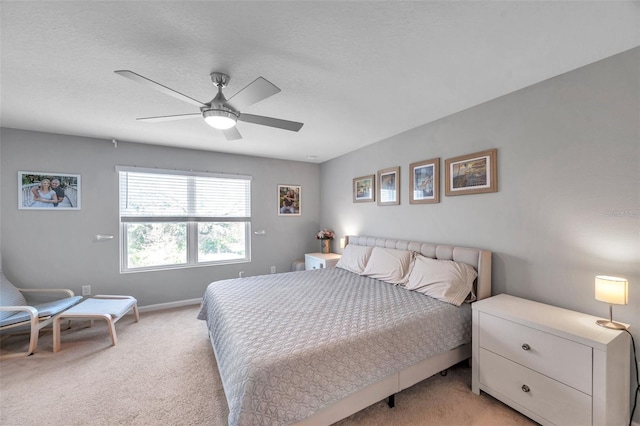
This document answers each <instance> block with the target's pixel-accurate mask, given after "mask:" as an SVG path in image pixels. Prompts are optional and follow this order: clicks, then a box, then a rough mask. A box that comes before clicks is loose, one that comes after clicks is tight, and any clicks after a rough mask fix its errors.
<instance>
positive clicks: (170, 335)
mask: <svg viewBox="0 0 640 426" xmlns="http://www.w3.org/2000/svg"><path fill="white" fill-rule="evenodd" d="M198 309H199V307H197V306H189V307H184V308H176V309H171V310H166V311H154V312H148V313H142V314H141V315H140V322H139V323H135V322H134V321H133V317H132V316H131V315H127V316H125V317H124V318H122V319H121V320H120V321H119V322H118V323H117V324H116V331H117V335H118V344H117V345H116V346H111V340H110V339H109V333H108V330H107V328H106V325H105V323H104V321H96V322H95V325H94V326H93V327H91V328H88V327H87V325H88V322H80V321H78V322H74V323H73V327H72V328H71V329H70V330H67V331H63V332H62V347H61V351H60V352H58V353H53V352H52V348H53V342H52V335H51V333H43V334H41V338H40V342H39V344H38V349H37V351H36V353H35V354H34V355H32V356H30V357H26V358H14V359H7V360H4V361H1V362H0V424H2V425H4V426H14V425H15V426H18V425H20V426H27V425H42V424H47V425H50V426H54V425H65V426H67V425H69V426H70V425H92V426H93V425H212V426H219V425H220V426H222V425H226V424H227V415H228V408H227V403H226V400H225V396H224V391H223V389H222V383H221V381H220V376H219V375H218V369H217V366H216V360H215V357H214V355H213V350H212V349H211V345H210V343H209V339H208V336H207V330H206V326H205V323H204V321H200V320H198V319H196V314H197V312H198ZM26 347H27V338H26V336H18V337H11V338H10V339H8V340H6V341H4V342H3V343H2V351H10V352H17V351H20V350H26ZM337 425H340V426H351V425H477V426H488V425H491V426H498V425H535V423H534V422H532V421H531V420H529V419H527V418H526V417H524V416H522V415H521V414H519V413H518V412H516V411H514V410H512V409H511V408H509V407H507V406H506V405H504V404H502V403H501V402H499V401H497V400H495V399H493V398H492V397H490V396H488V395H486V394H484V393H483V394H482V395H480V396H478V395H475V394H473V393H472V392H471V369H470V368H469V367H467V366H466V365H459V366H456V367H454V368H452V369H450V370H449V372H448V374H447V375H446V376H444V377H443V376H441V375H440V374H437V375H435V376H433V377H431V378H430V379H427V380H425V381H423V382H421V383H419V384H417V385H415V386H413V387H411V388H409V389H406V390H404V391H402V392H400V393H399V394H397V395H396V407H395V408H393V409H391V408H389V407H388V406H387V405H386V402H384V401H381V402H379V403H377V404H374V405H372V406H371V407H369V408H366V409H365V410H362V411H360V412H358V413H356V414H354V415H353V416H351V417H349V418H347V419H344V420H342V421H340V422H338V423H337Z"/></svg>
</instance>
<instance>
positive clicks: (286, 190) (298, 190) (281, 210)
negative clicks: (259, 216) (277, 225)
mask: <svg viewBox="0 0 640 426" xmlns="http://www.w3.org/2000/svg"><path fill="white" fill-rule="evenodd" d="M301 194H302V187H301V186H300V185H278V216H300V215H301V214H302V204H301V198H300V196H301Z"/></svg>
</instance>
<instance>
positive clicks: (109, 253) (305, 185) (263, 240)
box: [0, 129, 320, 306]
mask: <svg viewBox="0 0 640 426" xmlns="http://www.w3.org/2000/svg"><path fill="white" fill-rule="evenodd" d="M0 137H1V139H0V144H1V145H0V152H1V153H2V155H1V169H0V173H1V177H2V193H1V199H2V208H1V209H0V210H1V217H2V225H1V231H0V232H1V233H0V235H1V240H2V246H1V247H2V249H3V251H2V266H3V270H4V273H5V275H6V276H7V277H9V278H10V279H11V280H13V281H14V282H15V284H16V285H22V286H25V287H39V286H40V287H45V288H56V287H64V288H71V289H72V290H74V291H76V292H77V293H78V294H80V290H81V286H82V285H85V284H90V285H91V286H92V293H93V294H100V293H102V294H130V295H132V296H134V297H136V298H138V301H139V304H140V305H141V306H146V305H153V304H160V303H169V302H176V301H183V300H189V299H193V298H199V297H202V294H203V293H204V289H205V287H206V285H207V284H208V283H209V282H211V281H214V280H218V279H223V278H235V277H237V276H238V273H239V272H240V271H244V272H245V274H246V275H247V276H249V275H259V274H267V273H269V272H270V266H271V265H275V266H276V268H277V270H278V271H289V270H290V267H291V262H292V261H293V260H294V259H298V258H301V257H304V253H305V252H309V251H318V249H319V246H318V242H317V240H315V238H314V235H315V233H316V232H317V231H318V223H319V212H320V204H319V203H320V201H319V199H320V195H319V194H320V184H319V182H320V166H319V165H317V164H311V163H304V162H293V161H281V160H273V159H266V158H257V157H248V156H239V155H227V154H219V153H212V152H204V151H195V150H186V149H176V148H169V147H161V146H154V145H142V144H133V143H126V142H122V141H120V142H118V147H117V148H114V145H113V144H112V143H111V141H110V140H98V139H88V138H81V137H74V136H65V135H58V134H49V133H37V132H28V131H21V130H14V129H2V131H1V133H0ZM116 165H129V166H140V167H157V168H164V169H178V170H197V171H211V172H229V173H237V174H244V175H250V176H253V183H252V230H253V231H255V230H258V229H264V230H266V236H258V235H252V243H251V244H252V261H251V263H243V264H234V265H225V266H205V267H196V268H188V269H176V270H171V271H163V272H137V273H130V274H120V273H119V246H118V244H119V242H118V241H119V238H117V237H118V235H119V234H118V228H119V223H118V221H119V218H118V174H117V172H116V171H115V166H116ZM18 170H28V171H46V172H63V173H64V172H66V173H79V174H80V175H81V178H82V209H81V210H80V211H50V210H47V211H34V210H18V208H17V199H18V196H17V188H18V183H17V180H18ZM278 184H294V185H302V203H303V204H302V215H301V216H296V217H283V216H278V215H277V203H278V201H277V185H278ZM96 234H112V235H115V236H116V238H115V239H114V240H111V241H106V242H97V241H95V239H94V236H95V235H96Z"/></svg>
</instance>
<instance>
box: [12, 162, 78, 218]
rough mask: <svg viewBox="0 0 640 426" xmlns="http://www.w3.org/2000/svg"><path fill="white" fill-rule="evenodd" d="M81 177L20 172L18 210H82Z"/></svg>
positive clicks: (67, 174) (68, 174) (64, 174)
mask: <svg viewBox="0 0 640 426" xmlns="http://www.w3.org/2000/svg"><path fill="white" fill-rule="evenodd" d="M80 208H81V188H80V175H76V174H70V173H52V172H27V171H19V172H18V209H20V210H80Z"/></svg>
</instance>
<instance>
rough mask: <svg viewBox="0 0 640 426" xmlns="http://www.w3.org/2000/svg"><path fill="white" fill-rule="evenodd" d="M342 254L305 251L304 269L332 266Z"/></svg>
mask: <svg viewBox="0 0 640 426" xmlns="http://www.w3.org/2000/svg"><path fill="white" fill-rule="evenodd" d="M341 257H342V255H340V254H337V253H307V254H305V255H304V269H305V270H307V271H310V270H312V269H323V268H333V267H335V266H336V263H338V260H340V258H341Z"/></svg>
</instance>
